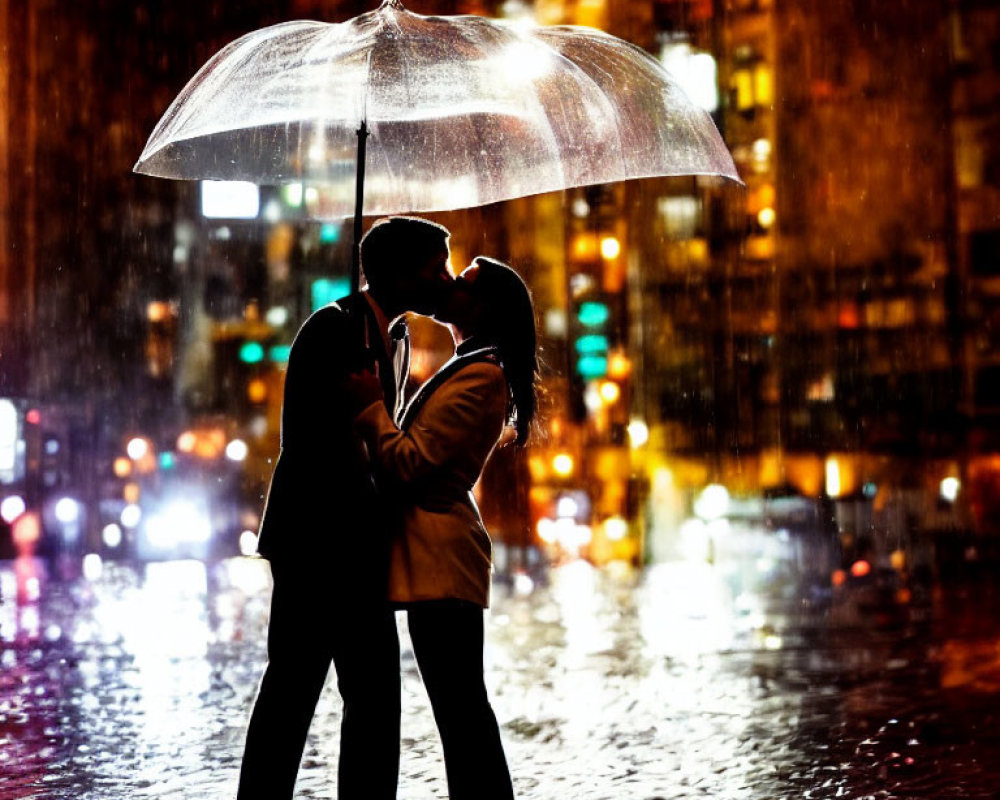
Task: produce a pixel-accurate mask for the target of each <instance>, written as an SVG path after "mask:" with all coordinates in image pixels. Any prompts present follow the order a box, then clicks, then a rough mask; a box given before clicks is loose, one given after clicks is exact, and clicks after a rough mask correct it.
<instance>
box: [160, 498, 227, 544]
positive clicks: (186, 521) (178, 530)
mask: <svg viewBox="0 0 1000 800" xmlns="http://www.w3.org/2000/svg"><path fill="white" fill-rule="evenodd" d="M146 536H147V537H149V543H150V544H151V545H153V547H157V548H165V547H170V546H171V545H173V544H174V543H176V542H194V543H197V544H200V543H203V542H207V541H208V540H209V539H210V538H212V525H211V523H210V522H209V520H208V517H207V516H205V514H203V513H202V512H201V511H200V510H199V509H198V508H197V507H196V506H195V505H193V504H192V503H187V502H184V501H177V502H174V503H171V504H170V505H168V506H166V507H165V508H164V509H163V511H161V512H160V513H158V514H155V515H152V516H150V518H149V521H148V522H147V523H146Z"/></svg>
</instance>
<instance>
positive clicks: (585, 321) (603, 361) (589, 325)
mask: <svg viewBox="0 0 1000 800" xmlns="http://www.w3.org/2000/svg"><path fill="white" fill-rule="evenodd" d="M576 318H577V320H578V321H579V323H580V329H581V330H580V334H579V335H578V336H577V337H576V340H575V341H574V343H573V346H574V348H575V349H576V355H577V359H576V372H577V374H578V375H579V376H580V377H581V378H583V379H584V380H594V379H597V378H603V377H604V376H605V375H607V374H608V348H609V346H610V343H609V341H608V332H607V323H608V320H609V319H610V318H611V309H610V308H608V304H607V303H604V302H601V301H598V300H587V301H585V302H583V303H581V304H580V307H579V309H577V312H576Z"/></svg>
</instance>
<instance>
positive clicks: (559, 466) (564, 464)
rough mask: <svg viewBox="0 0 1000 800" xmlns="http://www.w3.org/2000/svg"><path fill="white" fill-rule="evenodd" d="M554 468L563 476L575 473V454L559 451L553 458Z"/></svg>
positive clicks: (557, 473)
mask: <svg viewBox="0 0 1000 800" xmlns="http://www.w3.org/2000/svg"><path fill="white" fill-rule="evenodd" d="M552 469H553V470H554V471H555V473H556V475H559V476H560V477H562V478H567V477H569V476H570V475H572V474H573V456H571V455H570V454H569V453H559V454H558V455H557V456H556V457H555V458H553V459H552Z"/></svg>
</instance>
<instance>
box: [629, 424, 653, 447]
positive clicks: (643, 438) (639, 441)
mask: <svg viewBox="0 0 1000 800" xmlns="http://www.w3.org/2000/svg"><path fill="white" fill-rule="evenodd" d="M628 438H629V441H630V442H632V447H642V446H643V445H644V444H646V442H648V441H649V427H648V426H647V425H646V423H645V422H643V421H642V420H641V419H633V420H632V421H631V422H629V424H628Z"/></svg>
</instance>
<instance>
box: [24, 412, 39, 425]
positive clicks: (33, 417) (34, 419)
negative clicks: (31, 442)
mask: <svg viewBox="0 0 1000 800" xmlns="http://www.w3.org/2000/svg"><path fill="white" fill-rule="evenodd" d="M24 419H25V420H26V421H27V422H29V423H30V424H32V425H37V424H38V423H39V422H41V421H42V412H41V411H39V410H38V409H37V408H32V409H31V410H30V411H28V413H27V414H25V415H24Z"/></svg>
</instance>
